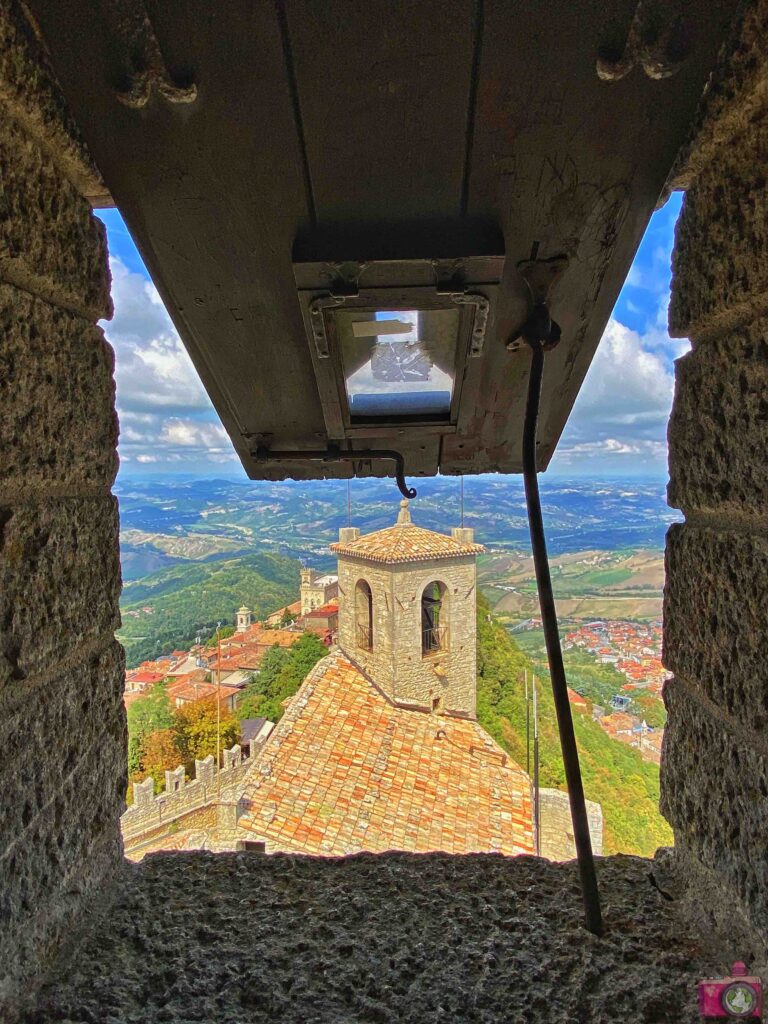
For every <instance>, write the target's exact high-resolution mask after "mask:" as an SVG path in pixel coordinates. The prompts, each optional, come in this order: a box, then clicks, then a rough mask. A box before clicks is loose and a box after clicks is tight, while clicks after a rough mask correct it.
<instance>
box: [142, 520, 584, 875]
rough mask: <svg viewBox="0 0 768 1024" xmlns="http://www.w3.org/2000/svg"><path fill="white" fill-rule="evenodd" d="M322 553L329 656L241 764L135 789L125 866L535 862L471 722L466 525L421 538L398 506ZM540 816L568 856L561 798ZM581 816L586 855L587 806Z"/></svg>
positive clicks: (472, 615) (517, 781)
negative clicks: (190, 855)
mask: <svg viewBox="0 0 768 1024" xmlns="http://www.w3.org/2000/svg"><path fill="white" fill-rule="evenodd" d="M332 550H333V551H334V553H335V554H336V555H337V558H338V595H339V596H338V646H336V647H334V648H333V649H332V650H331V651H330V653H329V655H328V657H326V658H323V659H322V660H321V661H319V662H318V663H317V665H316V666H315V668H314V669H313V670H312V671H311V672H310V674H309V675H308V676H307V678H306V679H305V681H304V683H303V684H302V686H301V687H300V689H299V691H298V692H297V693H296V694H295V695H294V696H293V697H292V698H291V699H290V700H289V701H287V702H286V711H285V714H284V715H283V717H282V718H281V720H280V721H279V723H278V724H277V726H276V727H275V729H274V731H273V732H272V733H271V735H270V736H269V738H268V739H266V740H265V741H264V742H257V743H251V745H250V749H249V752H248V756H247V757H245V758H243V751H242V750H240V749H239V748H238V749H237V750H236V751H235V752H234V753H232V754H228V755H227V757H228V761H227V765H226V767H225V768H222V769H221V771H220V772H219V773H218V774H216V786H215V787H213V786H212V785H209V784H206V786H204V787H201V786H199V785H197V784H196V783H193V784H190V785H189V786H187V787H181V788H179V786H178V779H177V776H176V775H175V774H173V775H172V779H171V789H170V790H168V788H167V789H166V792H165V793H164V794H162V795H161V796H159V797H157V798H155V797H154V795H153V793H152V792H150V790H149V788H148V787H147V786H146V785H145V784H144V783H141V784H136V785H135V787H134V792H135V799H134V802H133V805H132V806H131V808H129V810H128V811H127V812H126V813H125V815H124V817H123V831H124V837H125V843H126V853H127V855H128V856H129V857H131V858H141V857H143V856H145V855H146V853H148V852H151V851H152V850H163V849H169V848H172V849H200V848H204V849H210V850H216V851H224V850H232V849H236V848H238V844H244V843H246V844H252V845H251V846H249V847H248V848H258V849H261V850H263V851H264V852H266V853H274V852H280V851H284V852H293V853H311V854H318V855H328V856H338V855H344V854H350V853H357V852H361V851H370V852H382V851H385V850H405V851H410V852H414V853H425V852H431V851H443V852H446V853H480V852H488V853H490V852H499V853H504V854H508V855H514V854H520V853H533V852H534V851H535V849H536V837H535V834H534V822H533V792H532V785H531V779H530V778H529V776H528V775H527V774H526V773H525V772H524V771H523V770H522V768H521V767H520V766H519V765H517V764H516V763H515V762H514V761H513V760H512V759H511V758H510V757H509V755H508V754H507V753H506V752H505V751H504V750H502V749H501V747H499V746H498V745H497V744H496V742H495V741H494V740H493V739H492V738H491V737H490V736H489V735H488V734H487V733H486V732H485V730H484V729H483V728H482V727H481V726H480V725H479V724H478V722H477V720H476V713H475V689H476V674H477V642H476V559H477V555H478V554H480V553H481V552H482V551H483V550H484V549H483V548H482V546H481V545H479V544H476V543H475V541H474V536H473V532H472V530H469V529H455V530H453V531H452V534H451V535H450V536H448V535H445V534H441V533H435V532H433V531H431V530H426V529H423V528H422V527H419V526H417V525H415V524H414V523H413V522H412V521H411V514H410V509H409V507H408V502H407V501H405V500H404V501H403V502H402V503H401V507H400V510H399V513H398V516H397V522H396V523H395V524H394V525H393V526H391V527H387V528H385V529H383V530H379V531H377V532H375V533H371V534H368V535H366V536H361V535H360V531H359V530H358V529H357V528H354V527H346V528H343V529H342V530H341V531H340V536H339V541H338V543H336V544H333V545H332ZM310 614H311V613H310ZM292 636H293V638H294V639H295V637H296V634H292ZM237 638H238V634H235V637H233V638H230V641H231V642H235V643H236V642H237ZM233 646H234V644H233ZM231 660H235V659H231ZM215 667H216V666H215V665H214V669H215ZM213 768H214V772H215V766H213ZM235 768H236V770H235ZM204 772H205V777H206V779H207V778H208V775H209V774H210V770H209V767H205V768H204ZM203 794H207V796H206V797H205V799H203ZM157 800H159V801H161V803H162V809H161V811H158V808H157V804H156V801H157ZM214 804H215V806H213V805H214ZM541 809H542V817H541V837H540V838H541V852H542V854H543V855H544V856H553V857H558V858H566V859H567V858H568V857H572V856H573V855H574V846H573V837H572V835H571V834H570V831H569V829H570V818H569V815H568V811H567V797H566V795H565V793H560V792H558V791H552V792H551V793H550V792H548V793H547V796H546V800H544V801H543V802H542V805H541ZM589 813H590V823H591V827H592V831H593V842H594V845H595V847H596V849H597V850H598V851H600V850H601V848H602V815H601V811H600V807H599V805H597V804H590V806H589ZM564 822H565V823H567V824H568V828H567V829H566V827H565V825H564V824H563V823H564ZM142 823H144V825H145V826H146V827H145V828H144V827H142Z"/></svg>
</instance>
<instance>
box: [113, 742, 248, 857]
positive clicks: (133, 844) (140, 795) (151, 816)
mask: <svg viewBox="0 0 768 1024" xmlns="http://www.w3.org/2000/svg"><path fill="white" fill-rule="evenodd" d="M263 746H264V743H263V742H262V743H260V744H258V745H257V746H255V748H254V750H253V751H251V752H250V753H249V756H248V757H243V753H242V750H241V748H240V746H239V744H236V745H235V746H234V747H232V748H231V749H230V750H225V751H223V757H222V768H221V770H220V771H218V772H217V771H216V765H215V762H214V758H213V755H212V754H209V755H208V757H206V758H205V759H204V760H202V761H195V777H194V779H192V780H191V781H186V779H185V777H184V768H183V766H179V768H177V769H176V771H173V772H166V773H165V780H166V784H165V791H164V792H163V793H159V794H157V795H155V791H154V783H153V780H152V779H145V780H144V782H135V783H134V784H133V803H132V804H131V806H130V807H129V808H128V809H127V811H126V812H125V814H124V815H123V817H122V820H121V826H122V832H123V839H124V841H125V848H126V854H127V855H128V856H131V855H132V854H133V853H135V852H136V851H140V850H142V848H143V844H144V843H145V842H146V841H147V840H148V839H149V838H152V839H153V840H156V839H158V838H159V837H161V836H163V835H171V834H172V832H173V830H174V827H175V826H176V825H177V823H178V822H179V819H181V818H184V819H185V822H184V826H183V827H184V828H187V827H189V823H188V822H187V821H186V818H187V816H188V815H190V814H192V812H194V811H196V810H197V809H199V808H204V807H208V806H211V807H214V805H217V804H218V803H220V802H224V803H227V802H232V800H233V799H234V801H235V803H236V802H237V800H236V796H235V797H234V798H233V796H232V791H233V789H234V788H235V787H236V786H237V785H238V783H240V782H242V781H243V780H244V779H245V776H246V774H247V773H248V770H249V769H250V767H251V765H252V764H253V760H254V758H255V757H257V756H258V754H259V753H260V752H261V750H262V748H263ZM214 817H215V810H214ZM199 820H200V821H202V820H203V819H202V818H200V819H199ZM195 822H196V824H197V823H198V819H197V818H196V819H195ZM231 849H234V846H232V847H231Z"/></svg>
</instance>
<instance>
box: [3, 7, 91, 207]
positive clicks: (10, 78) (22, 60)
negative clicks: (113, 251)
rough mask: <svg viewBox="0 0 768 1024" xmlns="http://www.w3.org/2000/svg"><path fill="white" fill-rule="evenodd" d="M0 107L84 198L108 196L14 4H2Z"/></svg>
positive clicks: (31, 32)
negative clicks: (17, 123)
mask: <svg viewBox="0 0 768 1024" xmlns="http://www.w3.org/2000/svg"><path fill="white" fill-rule="evenodd" d="M0 104H2V105H3V106H4V107H5V108H6V109H7V110H8V111H9V113H11V114H12V115H13V116H14V117H15V118H16V120H17V121H20V122H22V124H23V125H24V127H25V129H26V130H27V131H28V132H29V133H30V134H32V135H34V136H35V138H37V140H38V141H39V142H40V144H41V145H42V146H43V148H45V149H47V150H48V151H49V152H50V153H51V155H52V156H53V157H54V159H56V160H57V162H58V163H59V166H60V167H61V168H62V171H63V172H64V173H65V174H66V175H67V176H68V177H69V178H70V180H71V181H72V182H73V184H75V186H76V187H77V188H78V190H79V191H80V193H81V194H82V195H85V196H88V197H90V198H91V199H93V200H104V199H106V198H107V190H106V188H105V186H104V184H103V182H102V181H101V178H100V176H99V173H98V171H97V170H96V167H95V166H94V164H93V161H92V160H91V157H90V154H89V153H88V151H87V149H86V147H85V145H84V143H83V142H82V140H81V138H80V133H79V130H78V128H77V126H76V125H75V122H74V120H73V119H72V117H71V115H70V113H69V111H68V109H67V106H66V104H65V102H64V98H63V96H62V94H61V90H60V88H59V85H58V82H57V81H56V78H55V76H54V74H53V72H52V70H51V69H50V67H49V65H48V61H47V58H46V55H45V53H44V51H43V47H42V45H41V44H40V41H39V40H38V38H37V37H36V35H35V32H34V30H33V29H32V27H31V26H30V25H29V23H28V22H27V20H26V18H25V17H24V14H23V12H22V10H21V8H20V4H19V3H18V2H16V0H0Z"/></svg>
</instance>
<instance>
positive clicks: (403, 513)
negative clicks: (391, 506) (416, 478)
mask: <svg viewBox="0 0 768 1024" xmlns="http://www.w3.org/2000/svg"><path fill="white" fill-rule="evenodd" d="M410 521H411V513H410V511H409V509H408V499H407V498H403V500H402V501H401V502H400V511H399V512H398V514H397V525H398V526H407V525H408V524H409V523H410Z"/></svg>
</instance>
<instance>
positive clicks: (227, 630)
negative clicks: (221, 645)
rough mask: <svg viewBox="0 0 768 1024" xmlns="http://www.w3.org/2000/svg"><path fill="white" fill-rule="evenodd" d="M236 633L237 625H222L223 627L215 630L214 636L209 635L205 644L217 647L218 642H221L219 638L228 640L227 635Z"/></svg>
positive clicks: (208, 646) (207, 646)
mask: <svg viewBox="0 0 768 1024" xmlns="http://www.w3.org/2000/svg"><path fill="white" fill-rule="evenodd" d="M234 635H235V627H234V626H222V627H221V629H219V630H218V631H216V632H214V634H213V636H212V637H209V639H208V640H206V642H205V646H206V648H211V647H216V646H217V644H218V642H219V639H221V640H226V639H227V637H230V636H234Z"/></svg>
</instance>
